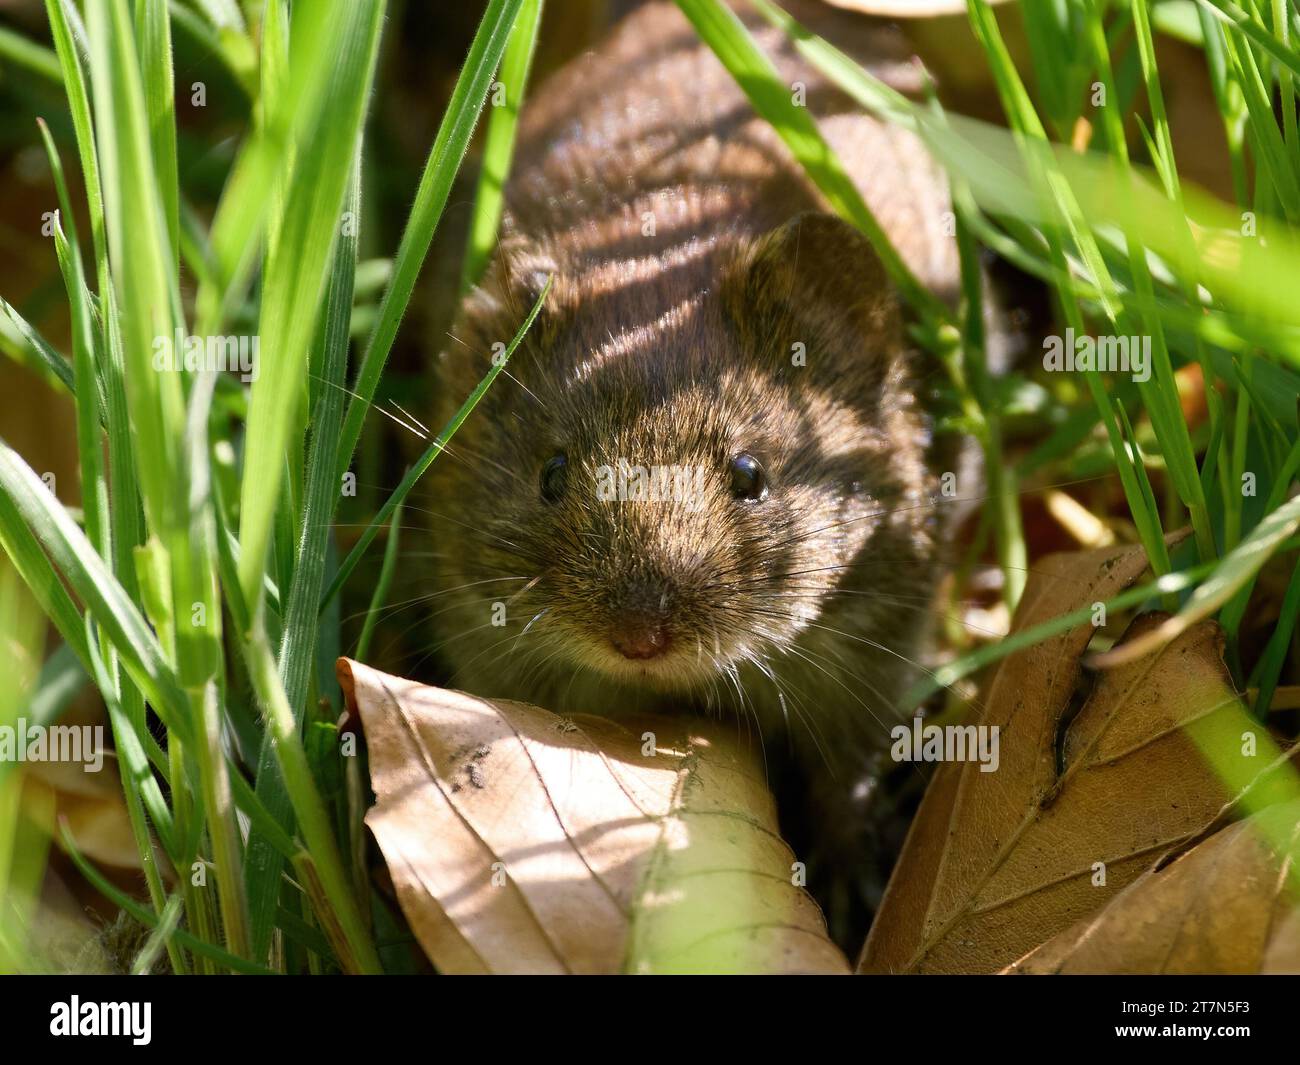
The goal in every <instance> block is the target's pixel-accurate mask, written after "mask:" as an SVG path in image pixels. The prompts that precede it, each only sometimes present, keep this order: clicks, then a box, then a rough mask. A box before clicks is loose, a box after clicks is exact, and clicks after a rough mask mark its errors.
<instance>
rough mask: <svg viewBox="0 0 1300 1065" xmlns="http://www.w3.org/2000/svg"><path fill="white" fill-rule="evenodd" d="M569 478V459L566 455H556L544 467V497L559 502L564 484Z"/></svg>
mask: <svg viewBox="0 0 1300 1065" xmlns="http://www.w3.org/2000/svg"><path fill="white" fill-rule="evenodd" d="M568 479H569V460H568V459H567V458H565V457H564V455H554V456H552V457H551V458H549V459H547V460H546V465H545V466H543V467H542V478H541V487H542V499H543V500H544V501H545V502H547V503H558V502H559V501H560V496H562V495H563V494H564V484H565V482H566V481H567V480H568Z"/></svg>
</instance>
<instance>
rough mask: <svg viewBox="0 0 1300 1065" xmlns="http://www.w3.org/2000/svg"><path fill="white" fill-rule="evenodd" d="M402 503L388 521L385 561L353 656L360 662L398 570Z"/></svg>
mask: <svg viewBox="0 0 1300 1065" xmlns="http://www.w3.org/2000/svg"><path fill="white" fill-rule="evenodd" d="M401 531H402V504H400V503H398V504H397V506H395V507H394V508H393V517H392V520H391V521H389V523H388V542H387V543H386V544H384V561H383V564H382V565H381V566H380V567H379V579H378V580H377V581H375V590H374V593H373V594H372V595H371V596H370V608H369V609H368V610H367V611H366V620H365V621H364V622H363V623H362V625H361V636H360V637H359V638H358V639H357V649H356V653H355V655H354V656H353V657H355V658H356V660H357V661H358V662H364V661H365V660H366V654H367V653H368V652H369V650H370V640H371V638H372V637H373V636H374V634H375V625H376V623H377V622H378V620H379V615H380V614H381V613H382V612H383V609H384V604H385V603H386V602H388V590H389V588H391V587H392V584H393V574H394V573H396V572H397V553H398V550H399V545H400V543H401V539H402V535H401Z"/></svg>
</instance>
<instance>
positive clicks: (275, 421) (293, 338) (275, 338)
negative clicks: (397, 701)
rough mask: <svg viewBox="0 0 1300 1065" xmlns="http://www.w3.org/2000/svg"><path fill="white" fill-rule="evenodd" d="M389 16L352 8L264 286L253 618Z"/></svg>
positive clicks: (248, 566)
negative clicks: (383, 27) (319, 309)
mask: <svg viewBox="0 0 1300 1065" xmlns="http://www.w3.org/2000/svg"><path fill="white" fill-rule="evenodd" d="M383 11H384V4H383V3H382V2H380V0H365V2H358V3H355V4H352V5H349V6H348V8H347V16H346V21H347V25H348V31H347V33H346V36H345V46H344V48H343V49H342V51H340V52H339V53H338V54H337V55H335V56H333V57H332V59H333V69H334V75H333V76H332V77H331V79H330V81H329V85H328V88H327V91H326V95H325V102H324V106H323V108H322V111H321V121H320V124H319V128H318V129H316V131H315V135H314V136H311V137H309V138H308V139H307V140H306V141H305V142H304V143H302V144H300V145H299V146H298V148H299V153H298V156H297V159H296V162H295V165H294V176H293V181H292V183H291V186H290V188H289V189H288V190H287V196H286V202H285V210H284V218H283V221H282V224H281V230H280V233H279V237H278V239H277V240H276V242H275V247H274V250H273V253H272V256H271V259H270V261H269V263H268V265H267V271H266V276H265V278H264V279H263V293H262V315H261V324H260V337H261V347H262V350H264V351H266V352H267V353H268V356H269V357H268V358H266V359H264V360H263V361H262V366H261V371H260V373H259V374H258V378H257V380H256V381H255V382H254V383H253V388H252V399H251V401H250V405H249V412H248V431H247V449H246V454H245V459H244V463H245V465H244V477H243V483H242V486H241V491H240V529H239V534H240V535H239V547H240V558H239V584H240V588H241V590H242V592H243V595H244V598H245V600H246V601H247V603H248V604H249V606H250V608H252V609H253V610H254V613H256V609H257V604H258V603H260V601H261V595H262V578H263V575H264V568H265V565H266V558H267V551H268V548H269V546H270V538H271V528H272V522H273V520H274V515H275V509H276V506H277V505H278V502H279V496H280V487H281V480H282V477H281V473H282V469H283V461H284V458H283V456H284V453H285V447H286V445H287V443H288V441H289V439H290V436H291V432H292V429H293V427H294V426H295V424H296V423H297V421H298V414H297V412H298V411H299V409H300V405H301V403H302V400H303V398H304V396H305V391H304V387H303V381H304V378H305V373H304V370H305V365H306V356H307V349H308V345H309V343H310V340H311V337H312V329H313V326H314V324H315V321H316V313H317V307H318V306H319V304H320V300H321V296H322V294H323V291H324V287H325V282H326V277H327V272H328V267H329V262H330V256H331V254H332V251H333V247H334V242H335V237H336V235H337V233H338V231H339V229H340V228H342V225H341V221H342V220H341V215H342V208H343V202H344V194H345V192H346V187H347V182H348V177H349V174H350V173H351V169H352V168H351V161H352V156H353V153H354V151H355V150H356V145H357V140H358V137H359V133H360V128H361V122H362V117H363V115H364V113H365V104H366V102H367V100H368V99H369V97H370V87H371V84H372V82H373V80H374V70H375V60H376V56H377V54H378V50H379V30H380V27H381V25H382V15H383ZM295 22H296V20H295ZM312 59H313V60H314V59H315V57H312ZM304 61H305V60H304Z"/></svg>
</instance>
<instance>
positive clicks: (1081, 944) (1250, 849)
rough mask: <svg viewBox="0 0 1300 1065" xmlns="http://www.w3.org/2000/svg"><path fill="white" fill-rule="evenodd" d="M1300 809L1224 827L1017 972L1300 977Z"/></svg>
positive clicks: (1288, 806) (1277, 810)
mask: <svg viewBox="0 0 1300 1065" xmlns="http://www.w3.org/2000/svg"><path fill="white" fill-rule="evenodd" d="M1298 846H1300V802H1289V803H1283V804H1280V805H1277V806H1270V807H1267V808H1266V809H1264V810H1262V811H1260V812H1259V813H1257V814H1255V815H1254V816H1253V817H1250V818H1247V819H1246V820H1244V821H1238V822H1236V823H1235V824H1231V825H1229V826H1228V827H1227V828H1223V829H1220V830H1219V831H1218V832H1216V833H1215V834H1214V835H1212V836H1210V837H1209V838H1208V839H1206V840H1205V841H1203V842H1201V843H1199V844H1198V845H1196V846H1195V847H1193V848H1192V849H1191V850H1189V851H1187V852H1186V853H1185V854H1182V855H1181V856H1179V857H1178V858H1177V860H1175V861H1173V862H1171V863H1170V864H1168V865H1166V866H1164V867H1163V868H1161V869H1158V870H1153V871H1151V872H1148V873H1146V874H1145V875H1143V876H1142V877H1139V878H1138V879H1137V880H1135V881H1134V882H1133V883H1132V884H1130V885H1129V886H1128V887H1127V888H1125V889H1124V890H1123V891H1122V892H1120V893H1119V894H1118V895H1117V896H1116V897H1115V898H1114V899H1113V900H1112V901H1111V902H1110V903H1109V905H1107V906H1106V907H1105V908H1104V909H1102V910H1101V912H1100V913H1098V914H1096V915H1094V916H1092V917H1089V918H1087V919H1085V920H1083V921H1080V922H1079V923H1077V924H1076V925H1074V926H1073V927H1072V928H1069V929H1067V930H1066V931H1064V932H1062V933H1060V935H1058V936H1056V937H1054V938H1053V939H1051V940H1049V941H1048V942H1046V943H1044V944H1043V945H1042V946H1040V947H1038V948H1037V949H1035V950H1034V951H1032V952H1031V953H1030V954H1029V955H1027V956H1026V957H1024V958H1022V959H1020V961H1018V962H1016V963H1015V964H1013V965H1011V966H1009V967H1008V969H1007V970H1006V971H1007V972H1013V973H1039V974H1041V973H1170V974H1191V973H1215V974H1230V975H1237V974H1253V973H1282V972H1287V973H1300V902H1298V900H1300V895H1298V894H1297V891H1298V890H1300V869H1297V868H1296V866H1295V857H1296V854H1297V847H1298Z"/></svg>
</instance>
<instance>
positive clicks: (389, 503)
mask: <svg viewBox="0 0 1300 1065" xmlns="http://www.w3.org/2000/svg"><path fill="white" fill-rule="evenodd" d="M551 281H552V279H551V278H549V277H548V278H547V279H546V285H545V286H544V287H543V288H542V292H541V295H539V296H538V297H537V302H536V303H534V304H533V306H532V309H531V310H529V312H528V317H527V318H526V319H524V324H523V325H521V326H520V327H519V331H518V332H517V333H515V335H514V338H513V339H512V340H511V341H510V344H509V346H508V347H507V348H506V350H505V352H504V353H503V354H502V357H501V359H500V361H498V362H494V363H493V366H492V369H490V370H489V371H488V372H487V373H486V374H484V375H483V380H481V381H480V382H479V383H478V384H477V385H476V386H475V387H474V391H473V392H471V393H470V394H469V396H468V397H467V398H466V400H465V402H464V403H462V404H461V406H460V409H459V410H458V411H457V412H456V413H455V414H454V415H453V416H452V418H451V421H449V422H448V423H447V424H446V426H444V427H443V430H442V432H440V433H439V434H438V435H437V437H435V438H434V440H433V442H432V443H430V444H429V446H428V447H427V448H425V450H424V454H422V455H421V456H420V457H419V458H418V459H417V460H416V462H415V464H414V465H413V466H412V467H411V468H410V469H409V470H407V471H406V476H405V477H403V478H402V481H401V483H400V484H399V485H398V486H397V487H396V488H395V489H393V492H392V494H391V495H390V496H389V497H388V499H387V500H386V501H385V502H384V505H383V506H382V507H380V508H379V512H378V513H377V514H376V515H375V516H374V517H373V518H371V519H370V524H369V525H367V526H366V528H365V530H364V531H363V532H362V533H361V535H360V536H359V537H358V538H357V542H356V544H355V545H354V546H353V548H352V550H351V551H349V552H348V556H347V558H345V559H344V560H343V562H342V563H341V564H340V565H339V568H338V572H337V573H335V574H334V579H333V580H332V581H331V582H330V586H329V587H328V588H327V589H325V594H324V595H323V596H322V597H321V602H320V608H319V609H320V610H324V609H325V607H326V606H327V605H328V604H329V602H330V600H331V599H333V598H334V596H335V595H337V594H338V591H339V589H340V588H342V587H343V583H344V582H345V581H346V580H347V579H348V577H349V576H350V575H351V573H352V571H353V570H354V569H356V566H357V563H358V562H360V561H361V557H362V556H363V555H364V554H365V553H366V549H367V548H369V547H370V544H371V542H372V541H373V540H374V538H375V537H376V536H377V535H378V534H379V530H380V529H382V528H383V527H384V523H385V522H387V521H388V520H389V518H390V517H391V515H392V513H393V511H395V510H396V509H397V507H398V505H399V504H401V502H402V501H403V500H404V499H405V498H406V495H407V493H408V492H410V490H411V489H412V488H414V487H415V483H416V481H418V480H419V479H420V478H421V477H423V476H424V471H425V470H427V469H428V468H429V467H430V466H432V465H433V460H434V459H436V458H437V457H438V456H439V455H441V454H442V451H443V449H444V448H445V447H446V446H447V444H448V442H450V440H451V438H452V437H453V436H455V435H456V430H457V429H459V428H460V427H461V425H462V424H463V423H464V421H465V419H466V418H468V417H469V415H470V412H471V411H473V409H474V408H475V407H477V406H478V401H479V400H480V399H482V398H483V395H484V393H486V392H487V390H488V389H489V388H491V387H492V382H493V381H495V380H496V378H497V374H499V373H500V372H501V371H502V370H503V369H505V365H506V363H507V362H509V361H510V356H511V355H513V354H514V351H515V348H517V347H518V346H519V342H520V341H522V340H523V339H524V337H525V336H526V335H527V333H528V330H529V328H530V327H531V326H532V324H533V322H534V321H535V320H536V318H537V316H538V314H540V313H541V310H542V305H543V304H544V303H545V302H546V296H547V294H548V293H549V292H550V291H551Z"/></svg>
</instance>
